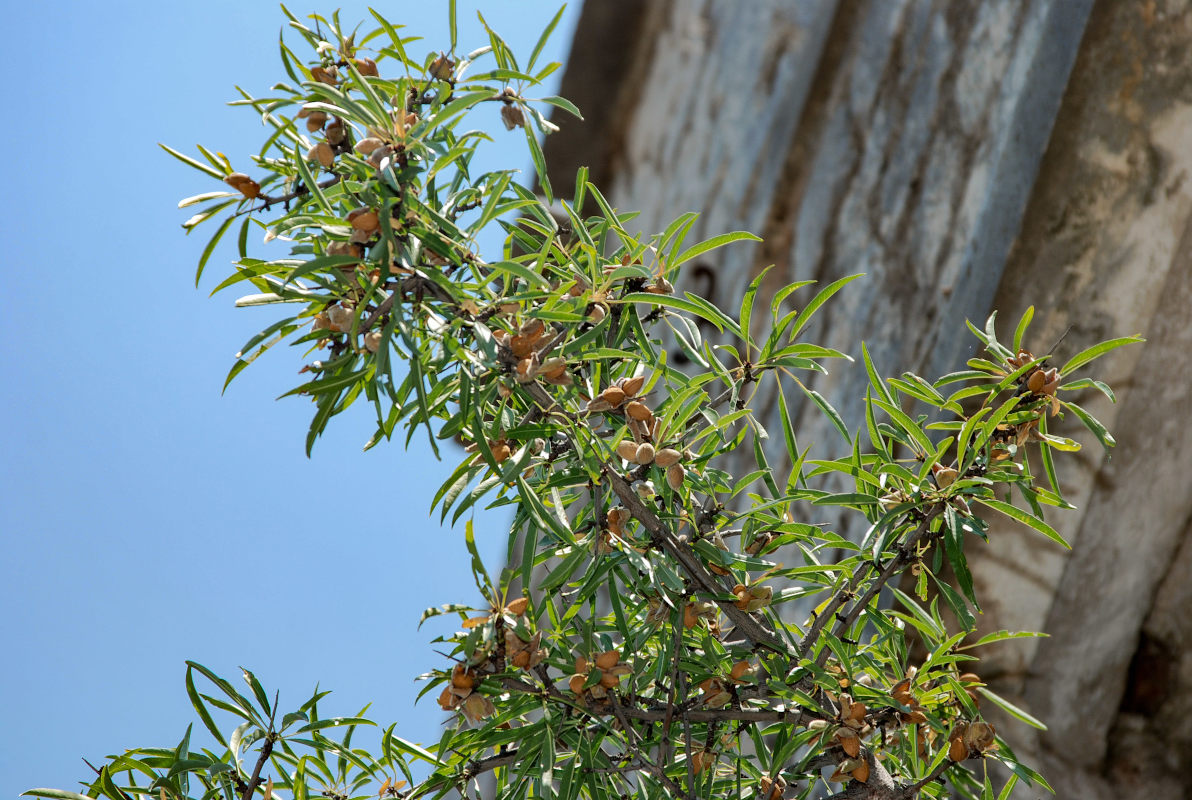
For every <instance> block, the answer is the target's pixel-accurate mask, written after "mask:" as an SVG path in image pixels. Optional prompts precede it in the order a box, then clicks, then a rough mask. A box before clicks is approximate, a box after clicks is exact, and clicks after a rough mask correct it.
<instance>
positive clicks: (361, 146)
mask: <svg viewBox="0 0 1192 800" xmlns="http://www.w3.org/2000/svg"><path fill="white" fill-rule="evenodd" d="M384 144H385V143H384V142H382V141H381V140H380V139H378V138H377V137H375V136H369V137H368V138H366V139H361V140H360V141H358V142H356V147H355V150H356V152H357V153H359V154H360V155H362V156H367V155H370V154H371V153H372V151H373V150H376V149H377V148H378V147H382V146H384Z"/></svg>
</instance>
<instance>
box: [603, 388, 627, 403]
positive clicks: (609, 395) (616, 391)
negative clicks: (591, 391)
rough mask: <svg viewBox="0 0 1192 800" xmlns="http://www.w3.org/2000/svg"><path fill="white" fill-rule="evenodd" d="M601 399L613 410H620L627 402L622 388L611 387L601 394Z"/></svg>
mask: <svg viewBox="0 0 1192 800" xmlns="http://www.w3.org/2000/svg"><path fill="white" fill-rule="evenodd" d="M600 399H601V400H603V401H604V402H606V403H608V404H609V405H610V406H612V407H613V408H619V407H620V406H621V404H622V403H624V402H625V390H624V389H622V388H621V387H620V386H610V387H608V388H607V389H605V390H604V391H603V392H601V393H600Z"/></svg>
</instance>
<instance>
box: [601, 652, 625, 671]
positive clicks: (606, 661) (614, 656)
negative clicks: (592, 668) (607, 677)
mask: <svg viewBox="0 0 1192 800" xmlns="http://www.w3.org/2000/svg"><path fill="white" fill-rule="evenodd" d="M620 660H621V651H620V650H606V651H605V652H603V653H601V654H600V655H598V656H596V666H597V667H598V668H599V669H602V670H610V669H612V668H613V667H615V666H616V665H617V662H618V661H620Z"/></svg>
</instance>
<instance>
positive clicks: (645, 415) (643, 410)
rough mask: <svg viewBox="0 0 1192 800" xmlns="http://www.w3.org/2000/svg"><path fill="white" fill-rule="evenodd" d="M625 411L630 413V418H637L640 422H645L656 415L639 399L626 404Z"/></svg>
mask: <svg viewBox="0 0 1192 800" xmlns="http://www.w3.org/2000/svg"><path fill="white" fill-rule="evenodd" d="M625 413H626V414H628V415H629V418H630V419H635V420H637V421H638V422H643V421H645V420H648V419H649V418H650V417H652V416H654V414H653V413H652V412H651V411H650V409H649V408H648V407H647V406H646V404H645V403H643V402H641V401H639V400H634V401H632V402H631V403H629V404H628V405H626V406H625Z"/></svg>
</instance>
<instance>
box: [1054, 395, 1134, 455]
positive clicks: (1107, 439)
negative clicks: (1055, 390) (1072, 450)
mask: <svg viewBox="0 0 1192 800" xmlns="http://www.w3.org/2000/svg"><path fill="white" fill-rule="evenodd" d="M1064 408H1067V409H1070V410H1071V411H1072V413H1073V414H1075V415H1076V416H1077V417H1079V418H1080V421H1081V422H1083V423H1084V426H1085V427H1086V428H1088V429H1089V430H1090V431H1092V433H1093V435H1094V436H1096V437H1097V440H1098V441H1100V442H1101V446H1102V447H1104V448H1105V450H1106V452H1108V451H1109V448H1111V447H1113V446H1114V445H1116V444H1117V440H1115V439H1114V438H1113V435H1112V434H1111V433H1110V432H1109V430H1108V429H1107V428H1106V427H1105V426H1104V425H1102V424H1101V421H1100V420H1099V419H1097V418H1096V417H1094V416H1093V415H1092V414H1090V413H1089V412H1087V411H1085V410H1084V409H1083V408H1081V407H1080V406H1078V405H1076V404H1075V403H1067V402H1065V403H1064ZM1048 441H1050V439H1049V440H1048ZM1060 449H1063V448H1060ZM1077 449H1079V446H1077Z"/></svg>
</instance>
